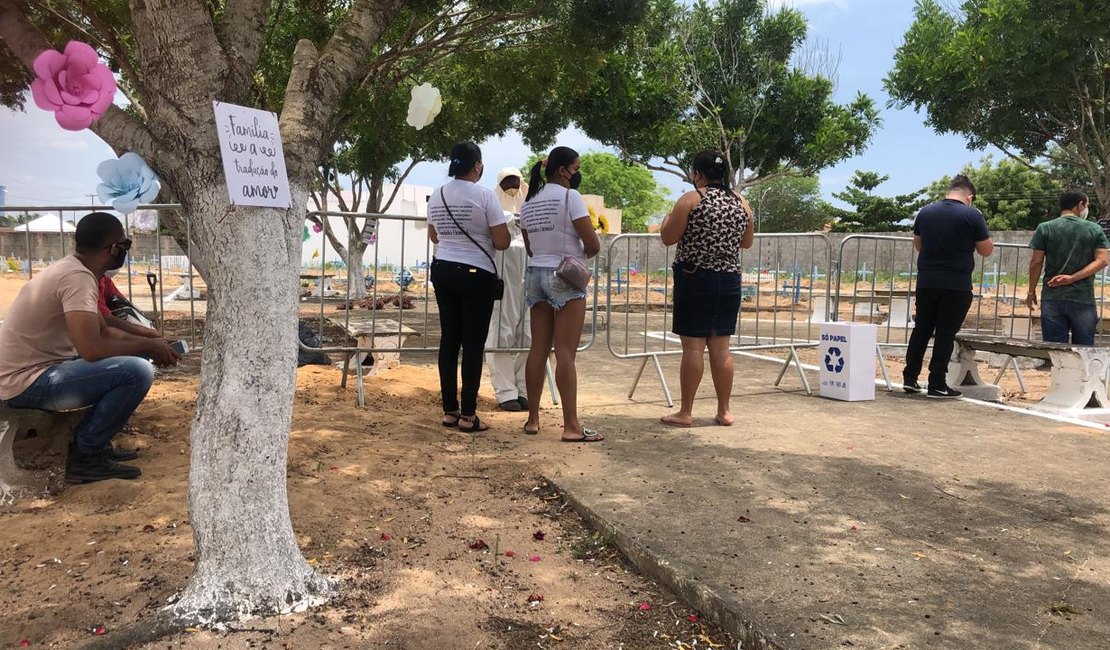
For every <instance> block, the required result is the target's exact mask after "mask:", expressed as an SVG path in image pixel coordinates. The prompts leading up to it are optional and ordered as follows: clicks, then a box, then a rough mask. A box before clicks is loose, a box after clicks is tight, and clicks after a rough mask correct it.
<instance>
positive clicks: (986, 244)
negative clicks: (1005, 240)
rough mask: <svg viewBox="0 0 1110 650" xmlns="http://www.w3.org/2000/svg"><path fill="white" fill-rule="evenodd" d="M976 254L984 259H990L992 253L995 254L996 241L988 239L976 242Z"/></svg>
mask: <svg viewBox="0 0 1110 650" xmlns="http://www.w3.org/2000/svg"><path fill="white" fill-rule="evenodd" d="M975 252H976V253H979V254H980V255H982V256H983V257H990V256H991V253H993V252H994V240H993V239H991V238H990V237H987V238H986V239H984V240H983V241H977V242H975Z"/></svg>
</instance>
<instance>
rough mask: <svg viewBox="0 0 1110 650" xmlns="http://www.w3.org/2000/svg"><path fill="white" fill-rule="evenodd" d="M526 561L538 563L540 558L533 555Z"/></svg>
mask: <svg viewBox="0 0 1110 650" xmlns="http://www.w3.org/2000/svg"><path fill="white" fill-rule="evenodd" d="M528 561H529V562H539V561H540V556H538V555H533V556H532V557H530V558H528Z"/></svg>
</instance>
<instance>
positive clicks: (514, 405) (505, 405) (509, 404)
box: [497, 399, 523, 413]
mask: <svg viewBox="0 0 1110 650" xmlns="http://www.w3.org/2000/svg"><path fill="white" fill-rule="evenodd" d="M497 408H499V409H501V410H502V411H508V412H510V413H519V412H520V411H521V410H523V409H521V408H520V401H518V400H515V399H511V400H508V401H505V402H501V403H500V404H498V405H497Z"/></svg>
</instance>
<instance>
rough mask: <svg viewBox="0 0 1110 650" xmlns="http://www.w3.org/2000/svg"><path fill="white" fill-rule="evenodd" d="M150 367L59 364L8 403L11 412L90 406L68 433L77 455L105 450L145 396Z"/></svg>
mask: <svg viewBox="0 0 1110 650" xmlns="http://www.w3.org/2000/svg"><path fill="white" fill-rule="evenodd" d="M153 382H154V366H152V365H151V364H150V362H149V361H147V360H146V359H142V358H139V357H109V358H107V359H101V360H100V361H85V360H84V359H73V360H72V361H63V362H62V363H59V364H58V365H56V366H52V367H51V368H50V369H49V370H47V371H46V372H44V373H42V374H41V375H39V377H38V379H36V380H35V381H34V383H32V384H31V385H30V386H28V387H27V390H25V391H23V392H22V393H20V394H19V395H17V396H16V397H13V398H12V399H10V400H8V406H11V407H12V408H24V409H42V410H44V411H72V410H75V409H79V408H85V407H89V406H91V407H92V408H91V409H89V412H88V413H87V414H86V415H85V418H84V419H83V420H81V423H80V424H78V425H77V428H76V429H74V431H73V439H74V442H75V443H76V444H77V449H78V451H81V452H82V453H86V454H89V453H93V452H95V451H99V450H101V449H104V448H106V447H107V446H108V445H109V444H111V442H112V437H113V436H115V435H116V434H117V433H119V431H120V429H122V428H123V425H124V424H126V423H127V420H128V418H130V417H131V414H132V413H134V412H135V409H137V408H138V407H139V404H141V403H142V401H143V398H144V397H146V394H147V391H149V390H150V385H151V384H152V383H153Z"/></svg>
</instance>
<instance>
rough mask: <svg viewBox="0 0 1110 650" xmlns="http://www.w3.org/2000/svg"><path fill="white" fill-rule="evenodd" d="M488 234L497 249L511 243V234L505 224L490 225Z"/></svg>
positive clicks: (500, 249) (501, 249)
mask: <svg viewBox="0 0 1110 650" xmlns="http://www.w3.org/2000/svg"><path fill="white" fill-rule="evenodd" d="M489 236H490V239H492V240H493V247H494V248H496V249H497V250H499V251H503V250H505V249H506V248H508V247H509V244H511V243H513V236H512V235H510V234H509V227H508V226H506V225H505V224H501V225H498V226H490V229H489Z"/></svg>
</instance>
